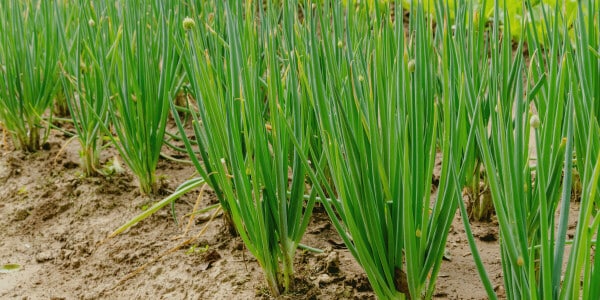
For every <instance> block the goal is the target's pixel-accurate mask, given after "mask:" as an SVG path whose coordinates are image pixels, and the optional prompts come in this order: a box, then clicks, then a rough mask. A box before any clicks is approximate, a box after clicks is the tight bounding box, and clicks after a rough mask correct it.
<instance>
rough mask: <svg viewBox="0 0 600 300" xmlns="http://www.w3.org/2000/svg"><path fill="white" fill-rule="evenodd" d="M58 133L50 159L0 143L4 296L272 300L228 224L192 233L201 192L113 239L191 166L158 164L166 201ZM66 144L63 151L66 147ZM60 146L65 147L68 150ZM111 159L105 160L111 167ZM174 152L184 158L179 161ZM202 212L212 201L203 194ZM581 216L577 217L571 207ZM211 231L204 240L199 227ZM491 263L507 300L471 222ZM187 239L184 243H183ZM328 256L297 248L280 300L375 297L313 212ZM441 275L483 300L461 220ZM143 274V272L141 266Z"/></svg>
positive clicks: (321, 216) (318, 241) (449, 295)
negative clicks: (97, 169) (108, 171)
mask: <svg viewBox="0 0 600 300" xmlns="http://www.w3.org/2000/svg"><path fill="white" fill-rule="evenodd" d="M67 140H68V138H67V137H65V136H64V135H63V134H62V133H60V132H58V131H52V132H51V135H50V137H49V140H48V142H47V143H46V144H44V150H42V151H40V152H38V153H34V154H25V153H22V152H19V151H14V150H12V147H11V145H10V144H5V145H0V146H2V148H1V150H0V265H4V264H8V263H13V264H19V265H21V267H22V268H21V269H20V270H19V271H17V272H12V273H7V274H2V273H0V299H270V298H271V297H270V296H269V294H268V293H267V289H266V286H265V284H264V282H263V278H262V272H261V270H260V268H259V266H258V264H257V262H256V260H255V259H254V258H253V257H252V256H251V255H250V253H249V252H248V251H247V250H246V249H245V248H244V245H243V243H242V242H241V240H240V239H239V238H234V237H231V236H230V235H229V234H227V233H224V232H225V231H224V230H223V228H222V227H223V222H222V220H221V217H217V218H216V219H215V220H213V221H212V222H210V221H209V220H208V216H209V214H205V215H202V216H200V217H198V218H197V219H196V220H195V221H194V222H193V223H192V226H191V227H190V228H189V231H186V230H185V229H186V225H187V223H188V218H184V217H183V216H184V215H185V214H187V213H189V212H191V211H192V209H193V205H194V203H195V202H196V198H197V197H198V195H199V192H194V193H190V194H188V195H186V196H184V197H183V198H182V199H180V200H178V201H177V202H176V203H175V211H176V215H177V217H178V222H177V224H176V222H175V221H174V218H173V216H172V214H171V211H170V209H168V208H165V209H162V210H160V211H159V212H158V213H156V214H155V215H153V216H152V217H150V218H148V219H146V220H144V221H143V222H141V223H140V224H138V225H137V226H135V227H133V228H131V229H130V230H128V231H127V232H125V233H123V234H121V235H119V236H117V237H115V238H113V239H110V240H107V239H106V238H107V236H108V234H109V233H110V232H111V231H113V230H114V229H116V228H117V227H119V226H120V225H122V224H123V223H125V222H126V221H128V220H129V219H131V218H132V217H133V216H135V215H137V214H139V213H140V212H142V210H143V209H145V208H146V207H148V205H151V204H152V203H154V202H155V201H157V200H160V199H161V198H163V197H164V196H166V195H168V194H169V193H171V192H172V191H173V190H174V189H175V188H176V187H177V186H178V185H179V184H181V183H182V182H184V181H185V180H187V179H189V178H191V177H193V176H194V170H193V167H191V166H189V165H186V164H183V163H176V162H173V161H169V160H164V159H163V160H161V162H160V164H159V170H158V175H159V176H160V178H161V180H162V187H161V190H160V195H157V196H155V197H152V198H150V197H147V196H142V195H140V193H139V191H138V187H137V183H136V182H135V180H134V177H133V176H132V175H131V174H130V173H128V172H125V173H122V174H117V175H113V176H110V177H94V178H84V177H82V176H81V172H80V170H79V166H78V159H79V156H78V151H79V145H78V144H77V143H76V142H72V143H68V144H67ZM65 144H66V146H65ZM63 147H64V148H63ZM114 154H115V152H114V150H110V149H108V151H105V152H104V153H103V157H102V162H104V163H106V162H107V161H109V160H110V159H111V158H112V157H113V155H114ZM171 154H173V155H177V153H171ZM200 203H201V206H202V207H206V206H209V205H210V204H213V203H215V200H214V196H213V195H211V193H210V192H208V193H204V194H203V198H202V199H201V202H200ZM575 209H576V208H575ZM204 228H206V232H204V233H203V234H199V233H200V232H201V230H202V229H204ZM473 230H474V232H475V236H476V237H477V243H478V247H479V250H480V252H481V255H482V256H483V260H484V262H485V264H486V267H487V269H488V272H489V275H490V278H491V279H492V281H493V283H494V285H495V287H496V289H497V291H498V293H499V295H500V296H502V295H503V291H502V290H501V289H502V287H501V282H502V278H501V266H500V256H499V244H498V233H497V228H496V225H495V224H494V223H493V222H491V223H481V224H474V225H473ZM186 241H187V244H186V243H185V242H186ZM303 243H304V244H307V245H310V246H312V247H316V248H320V249H323V250H325V252H324V253H323V254H316V253H312V252H306V251H302V250H299V251H298V253H297V260H296V265H295V268H296V271H297V274H298V278H297V282H298V284H297V285H296V287H295V289H294V292H293V293H292V294H290V295H287V296H285V297H283V298H284V299H374V298H375V297H374V294H373V292H372V290H371V287H370V285H369V283H368V281H367V279H366V276H365V274H364V272H363V271H362V270H361V268H360V267H359V266H358V264H357V263H356V262H355V261H354V260H353V258H352V257H351V255H350V253H349V252H348V250H347V249H345V248H344V246H343V244H342V243H341V239H340V238H339V237H338V236H337V234H336V233H335V231H334V230H333V228H332V226H331V225H330V223H329V220H328V217H327V215H326V214H325V212H324V210H323V209H321V208H319V207H317V208H316V210H315V213H314V216H313V220H312V222H311V224H310V227H309V228H308V231H307V234H306V236H305V239H304V241H303ZM447 250H448V253H449V257H448V260H445V261H444V262H443V265H442V269H441V271H440V276H439V280H438V284H437V288H436V293H435V297H436V298H437V299H486V296H485V292H484V290H483V287H482V284H481V283H480V280H479V276H478V274H477V271H476V269H475V265H474V263H473V259H472V256H471V254H470V251H469V247H468V244H467V241H466V238H465V236H464V230H463V226H462V221H461V220H460V216H459V215H457V217H456V218H455V220H454V223H453V226H452V229H451V232H450V236H449V239H448V246H447ZM141 267H143V268H141Z"/></svg>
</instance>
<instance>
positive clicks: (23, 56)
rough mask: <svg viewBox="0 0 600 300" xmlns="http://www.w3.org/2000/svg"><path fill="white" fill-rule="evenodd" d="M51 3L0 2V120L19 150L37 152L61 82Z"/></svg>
mask: <svg viewBox="0 0 600 300" xmlns="http://www.w3.org/2000/svg"><path fill="white" fill-rule="evenodd" d="M56 6H57V4H56V3H55V2H53V1H42V0H39V1H33V0H27V1H20V0H10V1H2V2H1V3H0V32H2V34H0V121H1V122H2V123H3V126H4V128H6V130H8V131H9V132H10V134H11V136H12V138H13V141H14V145H15V147H16V148H17V149H22V150H25V151H37V150H39V148H40V129H41V128H42V115H43V114H44V112H45V111H46V109H47V108H48V107H49V106H50V105H51V104H52V97H53V95H54V91H55V88H56V86H57V84H58V82H59V79H58V76H57V75H58V61H59V57H60V50H59V49H60V47H58V44H59V41H58V35H57V31H56V30H54V28H56V27H60V26H61V24H59V23H58V22H57V19H56V15H57V13H56V11H55V10H56V9H57V7H56Z"/></svg>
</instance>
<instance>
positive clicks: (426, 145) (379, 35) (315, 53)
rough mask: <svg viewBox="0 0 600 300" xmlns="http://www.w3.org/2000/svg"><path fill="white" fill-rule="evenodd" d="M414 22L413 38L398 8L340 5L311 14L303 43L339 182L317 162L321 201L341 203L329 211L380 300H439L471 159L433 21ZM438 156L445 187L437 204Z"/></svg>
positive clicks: (309, 83) (419, 13)
mask: <svg viewBox="0 0 600 300" xmlns="http://www.w3.org/2000/svg"><path fill="white" fill-rule="evenodd" d="M398 5H399V4H398ZM395 12H396V14H397V15H402V14H401V8H400V7H399V6H396V7H395ZM410 12H411V19H410V20H411V21H410V25H409V37H406V36H405V35H404V30H403V26H404V25H403V23H402V22H394V23H392V22H391V21H390V20H391V18H390V11H389V6H383V7H382V6H375V7H372V8H369V7H368V3H367V4H366V7H365V8H364V9H355V8H354V7H350V6H348V7H346V8H344V6H342V5H340V4H339V3H337V2H335V1H332V2H329V3H327V4H325V5H323V6H322V7H318V8H317V9H316V10H315V11H314V12H309V13H308V14H306V15H307V16H306V21H305V22H307V24H308V26H309V27H306V28H303V29H304V30H303V31H302V36H303V37H304V39H305V43H306V55H302V56H301V58H300V61H301V66H302V67H301V69H302V70H303V72H302V73H301V76H300V79H301V82H303V84H304V87H303V88H304V89H306V93H307V94H308V97H309V99H310V101H311V104H312V105H313V107H314V110H315V112H316V115H317V122H318V125H319V126H318V130H319V131H318V134H319V135H320V138H321V141H322V147H323V152H324V156H323V157H324V164H326V166H327V167H328V169H329V170H330V171H331V176H332V178H333V186H330V185H329V184H328V181H327V180H325V179H326V176H325V172H324V171H323V170H324V168H323V164H322V163H318V164H317V163H314V162H313V165H314V167H313V170H314V171H311V172H309V173H310V175H311V178H312V179H313V180H314V181H315V182H317V181H318V182H320V185H313V189H316V190H317V191H318V193H319V194H320V195H319V196H320V197H321V198H322V200H323V198H324V197H325V195H326V194H328V195H337V198H333V199H329V200H323V201H322V202H323V204H324V206H325V208H326V210H327V212H328V214H329V216H330V218H331V219H332V221H333V224H334V226H335V228H336V229H337V231H338V233H339V234H340V235H341V237H342V239H343V240H344V242H345V244H346V246H347V247H348V249H349V250H350V252H351V253H352V254H353V256H354V257H355V258H356V259H357V261H358V262H359V263H360V265H361V266H362V267H363V268H364V270H365V272H366V274H367V276H368V278H369V282H370V283H371V286H372V287H373V290H374V291H375V293H376V295H377V296H378V297H379V298H381V299H403V298H408V297H409V298H412V299H418V298H426V299H431V298H432V297H433V293H434V290H435V283H436V280H437V275H438V273H439V270H440V266H441V261H442V257H443V255H444V251H445V243H446V239H447V236H448V230H449V227H450V224H451V222H452V219H453V217H454V214H455V212H456V207H457V203H458V200H459V199H460V189H459V188H458V185H457V184H456V182H454V180H453V179H452V178H453V176H452V174H453V173H454V172H457V173H461V174H463V171H461V167H460V161H461V160H462V154H461V151H462V149H463V147H461V145H460V144H459V142H460V139H459V138H458V137H457V136H454V135H452V134H451V132H452V131H453V130H455V129H456V128H458V127H460V126H462V125H460V124H459V120H460V118H453V117H450V116H451V115H452V114H458V107H457V106H452V107H451V108H450V104H451V102H450V98H440V93H441V82H440V80H441V78H440V76H438V75H439V74H438V73H437V70H438V68H439V65H438V63H439V56H438V55H439V54H438V53H436V51H435V47H434V37H433V32H432V31H431V30H430V28H431V27H430V26H431V25H432V23H431V19H430V18H426V16H425V13H424V9H423V7H422V6H418V5H416V4H415V5H414V6H413V7H412V8H411V11H410ZM325 78H326V80H324V79H325ZM440 106H444V107H448V109H445V110H444V111H443V112H442V111H440ZM441 115H443V117H440V116H441ZM463 120H464V119H463ZM438 140H439V141H440V142H439V144H438ZM438 151H439V152H441V154H442V156H443V159H442V170H441V172H442V176H441V178H440V182H439V190H438V192H437V194H435V195H432V193H431V189H432V172H433V168H434V163H435V157H436V153H437V152H438ZM306 164H307V165H309V164H308V162H306ZM319 179H320V181H319ZM321 186H324V189H325V191H323V189H321V188H320V187H321ZM334 190H335V192H334Z"/></svg>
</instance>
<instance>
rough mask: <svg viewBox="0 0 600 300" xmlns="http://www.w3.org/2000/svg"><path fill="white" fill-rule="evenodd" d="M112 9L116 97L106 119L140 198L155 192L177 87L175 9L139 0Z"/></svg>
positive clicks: (165, 4) (177, 56)
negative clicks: (115, 52) (114, 27)
mask: <svg viewBox="0 0 600 300" xmlns="http://www.w3.org/2000/svg"><path fill="white" fill-rule="evenodd" d="M117 5H118V6H117V7H114V6H112V5H107V6H106V8H107V11H108V12H109V13H108V16H107V17H108V20H109V22H110V21H113V20H114V21H115V22H117V21H118V22H119V24H120V27H118V31H117V40H116V41H115V45H114V46H116V47H118V50H116V51H118V54H119V59H117V62H116V65H117V67H116V68H117V70H116V71H115V79H114V80H115V81H114V86H111V91H114V92H115V94H116V95H115V96H114V97H111V99H112V100H111V101H110V102H109V103H110V106H109V117H110V121H111V124H112V127H113V128H114V131H115V132H116V137H115V138H114V141H115V146H116V147H117V149H118V150H119V153H120V154H121V156H122V158H123V161H124V162H125V164H126V165H127V166H128V167H129V168H130V169H131V170H132V172H133V173H134V174H135V175H136V177H137V178H138V180H139V184H140V190H141V191H142V193H144V194H151V193H155V192H156V191H157V188H158V186H157V178H156V174H155V173H156V166H157V164H158V159H159V156H160V151H161V148H162V145H163V139H164V135H165V128H166V124H167V119H168V118H167V117H168V115H169V111H170V106H169V103H170V100H171V99H172V98H174V97H175V91H176V90H177V87H178V85H179V82H180V79H179V78H178V76H176V75H177V74H178V72H177V69H178V68H179V54H178V53H177V51H176V50H177V49H176V46H175V43H174V37H175V31H176V30H177V29H178V26H175V24H174V22H175V21H174V19H175V17H174V16H175V10H176V9H177V7H176V5H175V4H173V3H161V2H147V1H141V0H136V1H128V2H126V3H118V4H117ZM97 23H99V24H98V25H104V26H109V25H108V24H102V23H100V22H97ZM109 51H113V49H109ZM106 54H108V53H106ZM104 72H110V71H109V70H104Z"/></svg>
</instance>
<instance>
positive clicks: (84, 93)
mask: <svg viewBox="0 0 600 300" xmlns="http://www.w3.org/2000/svg"><path fill="white" fill-rule="evenodd" d="M89 3H90V2H88V1H83V0H82V1H80V2H79V3H78V5H77V6H76V8H77V9H78V12H77V16H76V20H77V22H78V23H77V26H78V30H77V34H76V36H75V37H74V38H70V37H69V33H68V32H64V36H63V47H64V49H65V52H66V53H69V54H70V55H69V56H70V57H73V59H69V60H66V61H65V64H64V74H63V76H62V81H63V88H64V95H65V98H66V99H65V100H66V104H67V107H68V109H69V111H70V115H71V117H72V119H73V124H74V127H75V130H76V132H77V138H78V139H79V142H80V144H81V150H80V157H81V167H82V169H83V172H84V174H85V175H86V176H92V175H95V174H99V173H101V171H100V166H99V154H100V147H99V142H100V140H99V139H100V137H101V135H102V133H103V128H107V127H108V105H109V101H110V97H111V92H110V84H111V82H114V76H115V74H114V72H115V58H114V56H115V54H116V53H117V51H116V49H115V47H114V42H113V41H115V40H116V34H117V32H116V30H115V28H114V24H112V23H111V20H110V19H109V18H108V15H107V7H106V4H104V2H103V1H95V2H92V5H88V4H89Z"/></svg>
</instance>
